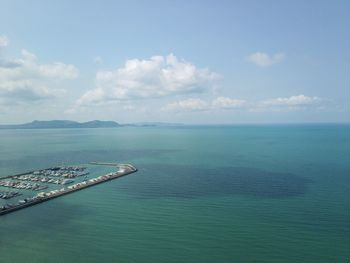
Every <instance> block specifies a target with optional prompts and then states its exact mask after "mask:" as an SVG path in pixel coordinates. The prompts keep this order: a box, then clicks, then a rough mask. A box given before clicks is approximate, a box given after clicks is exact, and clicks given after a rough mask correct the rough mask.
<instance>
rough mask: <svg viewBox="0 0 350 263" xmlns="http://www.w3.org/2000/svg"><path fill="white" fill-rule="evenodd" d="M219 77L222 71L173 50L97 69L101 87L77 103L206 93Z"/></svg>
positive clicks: (98, 85) (90, 91) (97, 83)
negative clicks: (116, 66) (101, 69)
mask: <svg viewBox="0 0 350 263" xmlns="http://www.w3.org/2000/svg"><path fill="white" fill-rule="evenodd" d="M218 78H219V75H218V74H216V73H214V72H211V71H209V70H208V69H205V68H204V69H199V68H197V67H196V66H195V65H193V64H191V63H189V62H187V61H184V60H179V59H178V58H177V57H176V56H175V55H173V54H170V55H168V56H153V57H151V58H150V59H146V60H139V59H131V60H127V61H126V63H125V65H124V66H123V67H121V68H118V69H116V70H112V71H109V70H103V71H99V72H97V74H96V86H97V87H96V88H95V89H94V90H89V91H87V92H86V93H85V94H83V96H82V97H81V98H80V99H79V100H78V101H77V105H78V106H81V105H88V104H90V103H99V102H105V101H111V100H117V101H122V100H133V99H147V98H158V97H166V96H172V95H180V94H191V93H202V92H206V91H208V90H209V89H210V88H211V87H213V82H214V81H215V80H216V79H218Z"/></svg>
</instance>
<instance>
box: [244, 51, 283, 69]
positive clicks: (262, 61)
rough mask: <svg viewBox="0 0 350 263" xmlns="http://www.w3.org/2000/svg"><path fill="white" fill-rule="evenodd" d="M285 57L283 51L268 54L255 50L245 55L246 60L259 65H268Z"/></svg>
mask: <svg viewBox="0 0 350 263" xmlns="http://www.w3.org/2000/svg"><path fill="white" fill-rule="evenodd" d="M285 57H286V56H285V54H284V53H276V54H273V55H269V54H267V53H263V52H256V53H253V54H250V55H249V56H248V57H247V61H249V62H252V63H254V64H255V65H257V66H259V67H269V66H272V65H274V64H277V63H280V62H282V61H283V60H284V59H285Z"/></svg>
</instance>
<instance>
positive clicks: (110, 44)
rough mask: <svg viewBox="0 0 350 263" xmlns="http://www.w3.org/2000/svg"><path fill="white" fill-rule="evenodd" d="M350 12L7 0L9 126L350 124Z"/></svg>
mask: <svg viewBox="0 0 350 263" xmlns="http://www.w3.org/2000/svg"><path fill="white" fill-rule="evenodd" d="M349 12H350V1H347V0H344V1H342V0H337V1H331V0H329V1H322V0H318V1H316V0H310V1H301V0H293V1H277V0H275V1H274V0H267V1H258V0H256V1H253V0H248V1H243V0H242V1H234V0H232V1H225V0H220V1H214V0H212V1H203V0H202V1H199V0H198V1H195V0H186V1H185V0H177V1H167V0H163V1H159V0H147V1H141V0H139V1H135V0H127V1H117V0H116V1H106V0H99V1H94V0H91V1H82V0H81V1H79V0H77V1H66V0H60V1H58V0H52V1H43V0H33V1H24V0H22V1H18V0H0V123H2V124H13V123H23V122H30V121H32V120H52V119H64V120H76V121H88V120H94V119H100V120H114V121H117V122H120V123H134V122H171V123H189V124H236V123H328V122H332V123H338V122H346V123H348V122H350V26H349V25H350V16H349Z"/></svg>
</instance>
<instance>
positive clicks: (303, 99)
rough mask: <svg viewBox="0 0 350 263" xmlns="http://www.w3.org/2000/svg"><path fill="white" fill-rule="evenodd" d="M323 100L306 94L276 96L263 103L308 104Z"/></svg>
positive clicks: (275, 104)
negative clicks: (284, 96) (285, 96)
mask: <svg viewBox="0 0 350 263" xmlns="http://www.w3.org/2000/svg"><path fill="white" fill-rule="evenodd" d="M320 101H321V98H319V97H316V96H314V97H308V96H305V95H302V94H301V95H297V96H290V97H287V98H275V99H269V100H265V101H262V102H261V104H262V105H266V106H306V105H311V104H315V103H318V102H320Z"/></svg>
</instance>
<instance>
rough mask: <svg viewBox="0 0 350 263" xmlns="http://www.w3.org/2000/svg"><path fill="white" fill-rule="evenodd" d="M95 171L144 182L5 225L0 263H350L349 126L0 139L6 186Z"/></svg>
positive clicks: (39, 133) (118, 184) (21, 134)
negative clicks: (35, 174) (124, 168)
mask: <svg viewBox="0 0 350 263" xmlns="http://www.w3.org/2000/svg"><path fill="white" fill-rule="evenodd" d="M90 161H113V162H127V163H132V164H134V165H135V166H136V167H137V168H138V169H139V171H138V172H137V173H134V174H131V175H128V176H126V177H123V178H120V179H117V180H113V181H110V182H107V183H104V184H101V185H98V186H94V187H92V188H89V189H85V190H82V191H79V192H75V193H73V194H70V195H66V196H63V197H60V198H58V199H54V200H51V201H48V202H45V203H42V204H40V205H36V206H33V207H30V208H26V209H23V210H21V211H17V212H14V213H11V214H8V215H5V216H1V217H0V262H11V263H16V262H21V263H22V262H40V263H41V262H54V263H56V262H57V263H58V262H84V263H85V262H150V263H151V262H152V263H154V262H167V263H171V262H201V263H202V262H210V263H213V262H215V263H218V262H235V263H240V262H249V263H250V262H276V263H282V262H286V263H288V262H293V263H295V262H298V263H300V262H307V263H313V262H315V263H323V262H327V263H329V262H332V263H337V262H342V263H345V262H350V126H349V125H281V126H274V125H266V126H259V125H256V126H254V125H251V126H223V127H177V128H166V127H161V128H160V127H144V128H136V127H123V128H116V129H50V130H0V176H6V175H11V174H16V173H20V172H25V171H30V170H34V169H41V168H48V167H51V166H55V165H61V164H85V163H88V162H90ZM100 169H101V170H98V171H96V173H97V174H98V173H100V174H103V173H104V168H103V167H101V168H100Z"/></svg>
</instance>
